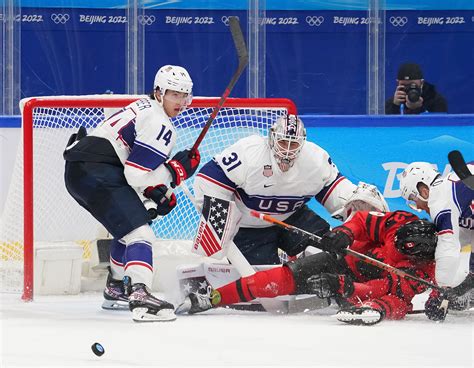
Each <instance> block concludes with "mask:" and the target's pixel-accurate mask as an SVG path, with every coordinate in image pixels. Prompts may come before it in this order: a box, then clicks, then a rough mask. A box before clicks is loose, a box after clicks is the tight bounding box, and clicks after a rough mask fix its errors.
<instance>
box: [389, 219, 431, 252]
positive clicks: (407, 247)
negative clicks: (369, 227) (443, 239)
mask: <svg viewBox="0 0 474 368" xmlns="http://www.w3.org/2000/svg"><path fill="white" fill-rule="evenodd" d="M437 239H438V237H437V235H436V227H435V225H434V224H432V223H431V222H429V221H426V220H416V221H412V222H409V223H408V224H405V225H402V226H401V227H400V228H398V230H397V232H396V233H395V246H396V247H397V249H398V251H399V252H400V253H403V254H405V255H407V256H409V257H414V258H418V259H424V260H431V259H434V254H435V250H436V242H437Z"/></svg>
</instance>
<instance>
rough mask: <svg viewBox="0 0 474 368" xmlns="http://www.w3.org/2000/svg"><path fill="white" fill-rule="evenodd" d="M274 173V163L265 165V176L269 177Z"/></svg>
mask: <svg viewBox="0 0 474 368" xmlns="http://www.w3.org/2000/svg"><path fill="white" fill-rule="evenodd" d="M272 175H273V169H272V165H263V176H264V177H266V178H269V177H270V176H272Z"/></svg>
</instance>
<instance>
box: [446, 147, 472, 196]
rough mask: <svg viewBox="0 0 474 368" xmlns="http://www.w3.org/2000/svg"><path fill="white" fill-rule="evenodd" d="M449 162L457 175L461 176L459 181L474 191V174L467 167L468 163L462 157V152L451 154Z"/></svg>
mask: <svg viewBox="0 0 474 368" xmlns="http://www.w3.org/2000/svg"><path fill="white" fill-rule="evenodd" d="M448 160H449V163H450V164H451V167H452V168H453V170H454V172H455V173H456V175H457V176H459V179H460V180H461V181H462V182H463V183H464V184H466V186H468V187H469V188H470V189H472V190H474V174H473V173H471V171H470V170H469V168H468V167H467V165H466V161H464V157H462V154H461V152H459V151H451V152H449V153H448Z"/></svg>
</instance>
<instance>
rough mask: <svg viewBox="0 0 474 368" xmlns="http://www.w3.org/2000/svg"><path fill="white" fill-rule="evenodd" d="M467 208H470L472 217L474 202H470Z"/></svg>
mask: <svg viewBox="0 0 474 368" xmlns="http://www.w3.org/2000/svg"><path fill="white" fill-rule="evenodd" d="M469 207H471V212H472V214H473V215H474V200H473V201H471V204H470V205H469Z"/></svg>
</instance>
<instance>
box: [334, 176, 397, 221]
mask: <svg viewBox="0 0 474 368" xmlns="http://www.w3.org/2000/svg"><path fill="white" fill-rule="evenodd" d="M358 211H377V212H389V211H390V208H389V207H388V204H387V202H386V201H385V198H384V197H383V195H382V193H380V191H379V190H378V189H377V187H376V186H375V185H371V184H367V183H364V182H362V181H361V182H359V184H358V185H357V187H356V188H355V190H354V191H353V192H352V195H351V196H350V197H349V198H348V199H347V201H346V203H345V204H344V208H343V209H342V210H340V211H338V212H335V213H334V214H332V216H333V217H336V216H337V215H339V216H341V217H342V218H343V219H345V220H349V219H350V218H351V217H352V216H354V214H355V213H356V212H358ZM336 218H337V217H336Z"/></svg>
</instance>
